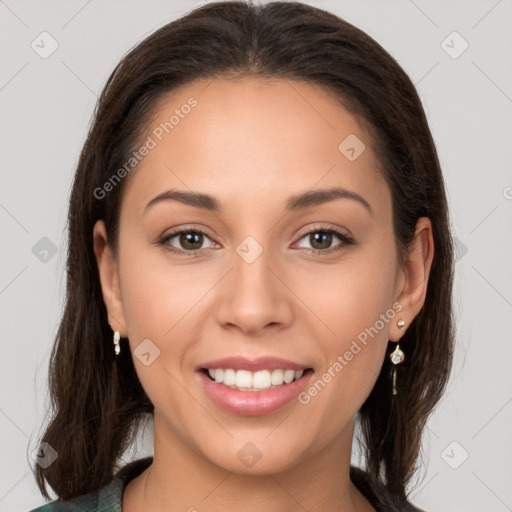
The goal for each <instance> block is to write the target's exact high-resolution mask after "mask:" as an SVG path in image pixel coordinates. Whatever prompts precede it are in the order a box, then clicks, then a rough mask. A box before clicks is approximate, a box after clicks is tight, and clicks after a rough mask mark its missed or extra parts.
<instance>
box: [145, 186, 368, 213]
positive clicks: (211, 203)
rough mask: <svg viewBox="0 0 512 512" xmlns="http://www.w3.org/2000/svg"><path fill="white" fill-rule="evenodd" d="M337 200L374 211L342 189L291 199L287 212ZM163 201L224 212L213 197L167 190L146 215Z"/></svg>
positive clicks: (326, 190)
mask: <svg viewBox="0 0 512 512" xmlns="http://www.w3.org/2000/svg"><path fill="white" fill-rule="evenodd" d="M335 199H352V200H354V201H357V202H359V203H360V204H361V205H363V206H364V207H365V208H366V209H367V210H368V211H369V212H370V214H372V215H373V210H372V207H371V206H370V204H369V203H368V201H366V199H364V197H362V196H360V195H359V194H357V193H356V192H352V191H350V190H346V189H344V188H340V187H334V188H327V189H321V190H312V191H308V192H304V193H302V194H298V195H295V196H292V197H290V198H289V199H288V200H287V201H286V207H285V208H286V211H288V212H292V211H299V210H305V209H307V208H310V207H312V206H317V205H320V204H323V203H327V202H329V201H333V200H335ZM162 201H178V202H180V203H183V204H186V205H188V206H192V207H194V208H202V209H204V210H208V211H212V212H220V211H221V210H222V208H221V204H220V202H219V201H218V200H217V199H215V198H214V197H213V196H210V195H208V194H203V193H200V192H186V191H182V190H172V189H171V190H166V191H165V192H162V193H161V194H158V195H157V196H156V197H154V198H153V199H151V201H149V203H148V204H147V205H146V207H145V208H144V213H146V211H147V210H148V209H149V208H150V207H152V206H154V205H155V204H157V203H160V202H162Z"/></svg>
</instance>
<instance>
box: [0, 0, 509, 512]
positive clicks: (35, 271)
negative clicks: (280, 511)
mask: <svg viewBox="0 0 512 512" xmlns="http://www.w3.org/2000/svg"><path fill="white" fill-rule="evenodd" d="M200 3H203V2H194V1H190V0H189V1H185V0H183V1H175V2H172V3H171V2H169V1H152V2H151V3H148V2H142V1H141V0H139V1H133V0H132V1H126V0H123V1H109V2H106V1H103V2H100V1H99V0H89V1H86V0H83V1H69V0H66V1H60V2H57V1H46V2H40V1H38V2H36V1H20V0H5V1H3V0H0V18H1V22H0V23H1V27H0V28H1V30H0V38H1V43H2V46H1V48H2V55H1V63H2V65H1V69H0V105H1V109H2V110H1V112H2V113H1V120H2V121H1V125H0V130H1V135H0V140H1V141H2V146H1V152H0V159H1V172H2V175H1V180H2V186H1V189H0V226H1V229H2V245H1V246H2V259H1V273H0V312H1V320H2V326H1V332H2V357H1V359H0V364H1V379H2V382H1V388H0V389H1V404H0V405H1V407H0V433H1V436H0V442H1V462H0V464H1V478H0V510H2V511H3V510H5V511H7V510H9V511H27V510H29V509H31V508H33V507H35V506H37V505H40V504H42V503H43V502H44V501H43V498H42V497H41V495H40V493H39V492H38V490H37V488H36V486H35V482H34V480H33V477H32V473H31V472H30V470H29V462H30V463H33V462H32V459H31V452H32V451H33V450H34V449H35V448H36V446H35V443H36V441H37V435H38V433H39V430H40V428H41V422H42V421H43V413H44V411H45V406H46V400H47V387H46V377H47V363H48V356H49V352H50V349H51V345H52V342H53V337H54V335H55V332H56V328H57V324H58V320H59V316H60V314H61V308H62V303H63V298H64V296H63V291H64V285H65V279H64V277H65V276H64V267H65V247H66V233H65V231H64V226H65V220H66V209H67V197H68V193H69V188H70V184H71V180H72V176H73V173H74V168H75V165H76V163H77V159H78V154H79V151H80V149H81V146H82V144H83V142H84V138H85V134H86V130H87V127H88V124H89V120H90V117H91V114H92V112H93V108H94V105H95V101H96V98H97V94H98V93H99V91H100V90H101V88H102V86H103V84H104V82H105V80H106V79H107V77H108V75H109V73H110V72H111V70H112V68H113V67H114V65H115V64H116V63H117V62H118V61H119V59H120V58H121V57H122V55H123V54H124V53H125V52H126V51H128V50H129V48H131V47H132V46H133V45H134V44H135V43H137V42H138V41H140V40H141V39H142V38H143V37H144V36H146V35H148V34H149V33H151V32H153V31H154V30H155V29H156V28H158V27H160V26H162V25H163V24H165V23H167V22H168V21H171V20H172V19H175V18H176V17H178V16H179V15H182V14H184V13H185V12H186V11H189V10H190V9H192V8H194V7H196V6H198V5H199V4H200ZM307 3H309V4H311V5H314V6H317V7H320V8H324V9H327V10H330V11H332V12H334V13H336V14H338V15H340V16H341V17H343V18H345V19H347V20H348V21H349V22H351V23H353V24H355V25H357V26H358V27H360V28H362V29H363V30H365V31H367V32H368V33H369V34H370V35H371V36H372V37H374V38H375V39H376V40H377V41H378V42H380V43H381V44H382V45H383V46H384V47H385V48H386V49H387V50H388V51H389V52H390V53H391V54H392V55H393V56H394V57H395V58H396V59H397V60H398V61H399V62H400V64H401V65H402V66H403V67H404V69H405V70H406V71H407V73H408V74H409V75H410V77H411V78H412V80H413V81H414V82H415V84H416V85H417V87H418V90H419V93H420V96H421V98H422V101H423V102H424V106H425V109H426V111H427V115H428V118H429V122H430V126H431V129H432V132H433V135H434V138H435V140H436V143H437V147H438V150H439V156H440V159H441V164H442V167H443V170H444V173H445V177H446V183H447V187H448V190H449V200H450V204H451V210H452V221H453V226H454V231H455V234H456V236H457V238H458V240H459V242H458V243H459V261H458V263H457V275H456V296H455V308H456V314H457V318H458V335H457V353H456V360H455V366H454V371H453V374H452V377H451V380H450V383H449V388H448V391H447V393H446V395H445V397H444V398H443V400H442V402H441V404H440V405H439V407H438V409H437V410H436V412H435V414H434V415H433V417H432V419H431V420H430V422H429V424H428V427H429V428H428V429H427V431H426V434H425V439H424V449H423V451H424V457H423V458H424V466H423V467H422V470H421V471H420V472H419V475H418V479H417V482H416V488H415V489H414V490H413V491H412V494H411V499H412V501H413V502H414V503H415V504H416V505H417V506H420V507H422V508H425V509H426V510H427V511H436V512H442V511H450V512H455V511H465V512H470V511H481V510H486V511H496V512H501V511H506V510H512V487H511V485H510V482H511V475H512V471H511V468H512V436H511V435H510V432H511V428H510V427H511V423H512V421H511V420H512V403H511V402H512V386H511V383H512V372H511V361H512V358H511V355H512V344H511V343H510V342H511V336H510V334H511V331H512V329H511V318H512V315H511V308H512V287H511V282H512V268H511V266H510V261H512V258H511V252H512V242H511V237H510V234H511V233H512V229H511V228H512V216H511V211H512V173H511V172H510V162H511V161H512V158H511V153H512V149H511V148H512V143H511V142H512V136H511V135H512V122H511V114H512V68H511V66H510V62H512V60H511V53H512V51H511V50H512V45H511V39H512V32H511V30H510V27H511V26H512V24H511V21H512V20H511V18H512V3H511V1H510V0H508V1H507V0H500V1H496V0H485V1H483V0H482V1H464V2H462V1H460V2H455V1H450V2H441V1H426V0H421V1H420V0H415V1H412V0H397V1H386V2H378V1H373V2H369V1H334V0H329V1H328V0H325V1H310V2H307ZM43 31H47V32H49V33H50V34H51V36H52V37H53V38H54V39H55V40H56V41H57V43H58V45H59V46H58V48H57V50H56V51H55V52H54V53H53V54H52V55H51V56H50V57H48V58H47V59H43V58H41V57H40V56H39V54H38V53H36V52H35V51H34V50H33V49H32V47H31V43H32V41H34V40H36V42H37V40H38V39H37V37H38V36H39V34H40V33H41V32H43ZM453 31H457V32H458V33H459V34H460V35H461V36H462V38H463V39H464V40H465V41H467V43H468V44H469V47H468V49H467V50H466V51H465V52H464V53H462V54H461V55H460V56H458V57H457V58H453V57H454V55H455V54H456V53H458V52H459V51H460V50H461V49H463V44H464V42H463V40H462V39H460V38H457V37H458V36H450V37H449V38H448V39H446V38H447V37H448V36H449V35H450V34H451V33H452V32H453ZM444 40H446V42H445V43H442V42H443V41H444ZM46 48H48V46H46ZM450 52H451V54H452V55H451V56H450V55H449V53H450ZM44 237H46V238H47V239H48V240H43V241H41V239H43V238H44ZM37 244H42V245H37ZM52 245H54V246H55V251H56V254H55V255H52V252H51V251H50V252H49V253H48V254H47V255H46V261H44V257H43V255H42V253H41V247H51V246H52ZM34 246H35V247H36V249H33V248H34ZM42 260H43V261H42ZM507 261H508V262H509V263H508V264H506V262H507ZM146 433H147V435H146V436H142V437H141V440H140V443H139V444H137V445H136V446H135V447H134V449H133V450H132V451H131V452H130V453H129V454H126V455H125V459H126V460H129V459H130V458H132V457H137V458H138V457H140V456H144V455H145V454H146V453H151V447H152V445H151V443H152V439H151V432H150V429H147V430H146ZM453 443H455V444H453ZM465 457H467V459H466V460H464V459H465Z"/></svg>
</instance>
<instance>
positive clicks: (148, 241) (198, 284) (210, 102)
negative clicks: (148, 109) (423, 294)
mask: <svg viewBox="0 0 512 512" xmlns="http://www.w3.org/2000/svg"><path fill="white" fill-rule="evenodd" d="M190 98H194V100H190ZM194 101H196V104H195V105H194V106H193V107H191V108H184V107H183V106H184V105H187V104H188V105H192V104H193V103H194ZM176 110H178V111H179V112H178V113H177V117H176V116H175V117H176V119H178V117H179V121H178V122H176V119H174V120H173V121H172V123H173V124H172V129H169V125H167V131H168V133H166V131H165V130H163V129H162V124H163V126H165V123H166V122H169V118H170V115H171V114H173V112H175V111H176ZM161 123H162V124H161ZM148 136H149V137H150V138H151V139H152V140H153V142H154V144H153V143H151V142H149V139H147V138H146V137H148ZM347 137H350V138H349V139H348V140H347V141H346V142H345V143H344V144H342V145H341V149H340V148H339V146H340V143H342V141H344V140H345V139H346V138H347ZM356 137H357V138H356ZM144 139H145V140H146V141H147V142H149V144H148V146H152V147H151V148H150V149H149V150H148V151H147V154H146V156H144V158H143V159H142V160H141V162H140V163H139V164H138V166H137V167H136V170H134V171H132V174H131V175H130V176H129V178H128V182H127V188H126V190H125V192H124V196H123V202H122V206H121V213H120V228H119V251H118V254H117V258H118V259H117V260H116V261H115V263H116V264H115V265H112V264H111V263H109V261H110V260H109V258H110V256H109V254H110V253H109V252H108V251H107V252H106V253H105V254H106V256H105V257H104V258H102V259H101V260H100V259H99V264H100V269H101V273H102V286H103V292H104V298H105V303H106V305H107V308H108V311H109V321H110V322H111V325H112V327H113V329H114V330H116V329H117V330H120V331H121V336H123V337H128V338H129V344H130V348H131V350H132V354H133V359H134V363H135V367H136V371H137V374H138V376H139V379H140V382H141V384H142V386H143V387H144V389H145V391H146V393H147V395H148V396H149V398H150V399H151V401H152V403H153V404H154V406H155V443H157V436H158V437H159V439H160V440H159V441H158V442H160V443H162V446H163V445H164V444H165V441H164V439H173V440H174V441H173V442H174V443H176V442H178V443H181V444H182V445H183V446H187V447H188V448H189V449H190V450H192V451H193V452H194V453H195V454H196V455H197V456H199V457H200V458H201V460H203V461H207V462H208V463H211V464H215V465H217V466H219V467H222V468H225V469H227V470H229V471H236V472H244V471H247V472H252V473H254V472H263V471H270V472H276V471H280V470H283V469H286V468H288V467H291V466H294V465H297V464H300V463H301V462H303V461H305V460H306V459H308V458H311V457H314V456H315V454H318V453H320V452H321V451H322V450H324V449H325V448H327V447H328V446H329V445H330V444H332V443H335V442H336V441H337V440H340V439H348V438H349V437H350V438H351V435H352V424H353V419H354V416H355V415H356V413H357V411H358V409H359V408H360V406H361V404H362V403H363V402H364V400H365V399H366V397H367V396H368V394H369V393H370V391H371V389H372V388H373V386H374V384H375V381H376V379H377V376H378V374H379V372H380V369H381V366H382V363H383V359H384V356H385V349H386V346H387V343H388V340H390V339H394V340H398V339H399V337H400V334H399V333H398V330H397V328H396V322H397V320H398V319H399V318H402V317H404V318H407V316H408V315H407V313H408V310H407V308H408V307H410V303H409V301H408V297H407V296H405V292H404V289H405V288H404V285H405V282H406V279H405V274H404V272H403V268H402V266H401V265H400V264H399V262H398V259H397V252H396V247H395V241H394V238H393V226H392V203H391V195H390V191H389V188H388V186H387V185H386V183H385V182H384V181H383V179H382V178H381V177H380V176H379V173H378V172H377V160H376V157H375V155H374V153H373V151H372V148H371V141H370V140H369V137H368V136H367V134H366V133H365V131H364V130H363V128H362V127H361V126H360V124H359V123H358V122H357V119H356V118H354V117H353V116H352V115H350V114H349V113H348V112H346V111H345V110H343V109H342V108H341V107H339V106H338V104H337V103H336V102H335V100H334V99H333V98H332V97H330V96H329V95H327V94H326V93H325V92H324V91H322V90H321V89H319V88H317V87H315V86H312V85H309V84H307V83H303V82H293V83H292V82H288V81H284V80H278V79H276V80H270V81H263V80H261V79H249V78H245V79H240V80H227V79H222V80H220V79H219V80H214V81H210V80H209V81H198V82H195V83H193V84H192V85H187V86H186V87H185V88H183V89H181V90H180V91H178V92H174V93H173V94H172V95H169V96H168V97H167V98H165V99H164V100H163V101H162V102H161V103H160V104H159V107H158V111H157V113H156V115H155V117H154V119H153V121H152V123H151V125H150V126H149V127H148V131H147V133H146V134H145V136H144ZM160 139H161V140H160ZM361 143H362V144H364V150H363V151H362V152H361V149H362V147H363V146H362V145H361ZM351 147H352V148H354V151H352V150H351V149H350V148H351ZM359 153H360V154H359ZM354 157H355V158H354ZM334 188H336V189H338V191H342V193H340V194H338V195H335V194H331V195H330V196H329V195H326V196H323V197H322V196H320V195H316V196H315V195H311V194H312V193H315V192H318V191H320V190H327V189H334ZM168 191H178V192H183V193H186V194H190V193H200V194H204V195H207V196H210V198H211V199H210V198H208V199H205V198H203V199H202V201H198V200H192V199H193V198H191V196H189V198H188V200H187V199H186V198H185V196H184V195H182V196H176V197H177V198H176V197H175V198H174V199H173V198H172V197H171V196H170V194H168V195H167V196H165V195H164V196H162V194H165V193H166V192H168ZM343 191H344V192H343ZM303 194H310V196H306V198H303V199H302V200H297V197H299V196H301V195H303ZM308 197H309V200H308ZM155 198H159V199H155ZM214 206H215V208H214ZM102 233H103V234H104V229H103V226H102V222H99V223H98V224H97V226H96V228H95V239H98V237H100V236H101V234H102ZM97 254H99V252H97ZM400 309H402V312H400V313H399V312H398V311H399V310H400ZM404 313H405V316H404ZM409 317H410V315H409ZM228 357H233V358H237V357H238V358H239V359H233V360H232V361H227V362H217V363H215V362H214V361H215V360H218V359H224V358H228ZM240 358H241V359H240ZM259 358H279V359H281V360H284V361H277V360H273V359H267V360H261V361H257V360H258V359H259ZM255 360H256V363H257V364H256V365H255V366H251V362H254V361H255ZM212 362H214V363H212ZM212 366H213V367H212ZM208 367H210V369H211V370H212V375H213V378H214V379H215V378H216V379H217V380H218V381H220V380H221V378H224V377H225V378H226V379H227V381H226V382H227V383H228V384H229V382H231V380H234V381H235V384H234V385H235V386H236V385H238V386H239V387H246V386H249V385H250V386H252V387H257V388H258V389H260V387H262V388H267V390H266V391H239V390H238V389H232V388H230V387H228V385H226V383H224V382H223V383H220V382H217V383H215V382H214V381H212V380H211V379H210V378H209V377H208V376H207V375H206V374H207V373H209V372H208V371H207V370H201V369H204V368H208ZM237 368H238V369H242V370H243V371H241V372H240V371H239V372H237V373H235V372H234V371H233V372H226V371H225V370H227V369H231V370H236V369H237ZM251 369H252V370H253V371H252V372H249V371H248V370H251ZM279 369H283V370H288V378H290V377H289V376H290V370H293V372H292V373H291V375H293V377H292V378H295V376H296V375H297V377H298V380H296V381H294V382H292V383H288V384H287V383H286V382H284V383H283V384H281V385H279V382H283V381H282V379H283V377H285V380H286V373H283V374H282V375H281V374H280V373H279ZM300 369H303V370H304V373H303V374H302V377H301V376H300ZM220 370H224V371H220ZM276 371H277V373H276ZM295 371H299V373H298V374H295ZM279 378H281V381H279ZM230 379H231V380H230ZM247 379H249V380H247ZM273 379H274V380H273ZM273 382H275V383H277V384H276V387H274V388H272V389H268V387H269V386H270V385H272V383H273ZM229 385H231V384H229ZM288 386H289V387H290V388H288ZM265 393H266V394H265ZM249 395H251V396H249ZM256 395H259V397H260V398H259V399H258V398H255V397H256ZM157 425H158V431H157ZM247 443H252V445H254V447H256V448H253V447H252V446H251V445H248V444H247ZM155 446H156V444H155ZM155 449H156V448H155ZM244 450H245V451H247V453H248V454H250V453H249V452H250V451H251V450H253V451H254V453H256V454H259V455H257V456H260V457H261V459H260V460H259V461H258V463H257V464H256V465H255V466H254V469H249V467H248V466H247V467H246V465H244V464H243V463H242V462H243V461H242V458H243V456H244V454H245V452H244ZM241 456H242V457H241ZM241 461H242V462H241Z"/></svg>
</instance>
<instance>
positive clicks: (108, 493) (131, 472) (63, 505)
mask: <svg viewBox="0 0 512 512" xmlns="http://www.w3.org/2000/svg"><path fill="white" fill-rule="evenodd" d="M152 462H153V457H145V458H144V459H138V460H135V461H133V462H129V463H128V464H126V465H125V466H123V467H122V468H121V469H119V471H118V472H117V473H116V475H115V476H114V478H113V479H112V480H111V482H110V483H109V484H108V485H106V486H105V487H102V488H101V489H99V490H98V491H94V492H90V493H88V494H83V495H82V496H77V497H76V498H73V499H71V500H67V501H61V500H55V501H52V502H50V503H47V504H46V505H42V506H40V507H38V508H35V509H33V510H31V511H30V512H121V502H122V495H123V490H124V488H125V487H126V486H127V485H128V483H129V482H130V481H131V480H132V479H134V478H135V477H136V476H138V475H140V473H142V471H144V470H145V469H146V468H147V467H148V466H149V465H150V464H151V463H152Z"/></svg>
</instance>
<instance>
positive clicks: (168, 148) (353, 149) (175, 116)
mask: <svg viewBox="0 0 512 512" xmlns="http://www.w3.org/2000/svg"><path fill="white" fill-rule="evenodd" d="M142 139H143V141H144V140H145V141H149V140H150V139H151V141H152V142H151V143H150V144H149V145H150V146H151V149H150V150H149V151H146V155H145V156H144V157H143V158H142V159H141V161H140V162H139V163H138V164H137V166H136V168H135V171H133V173H132V175H131V176H130V179H129V183H127V185H128V187H127V189H126V191H125V199H126V200H129V202H130V204H131V205H132V206H137V207H138V208H139V209H140V208H141V207H143V206H144V205H145V204H146V203H147V201H149V200H150V199H151V198H153V197H154V196H155V195H157V194H159V193H161V192H163V191H164V190H166V189H169V188H179V189H182V190H187V189H190V190H194V191H199V192H210V193H212V194H215V195H216V196H217V197H219V198H220V199H221V200H223V199H225V200H226V201H228V202H233V201H235V202H236V201H240V203H241V204H242V203H243V204H244V205H245V207H246V208H248V207H250V206H251V204H254V205H256V204H260V205H261V204H262V202H263V203H264V204H269V205H270V203H272V201H278V200H280V198H281V195H282V198H283V200H284V197H288V196H290V195H294V194H296V193H300V192H303V191H305V190H308V189H312V188H327V187H331V186H342V187H344V188H346V189H350V190H353V191H356V192H358V193H361V192H362V191H364V192H365V195H366V198H367V199H368V201H369V202H380V203H385V202H386V200H388V201H389V200H390V197H389V191H387V186H386V185H385V183H384V181H383V180H382V178H381V177H380V174H379V172H378V171H377V161H376V158H375V155H374V153H373V150H372V148H371V146H372V143H371V140H370V138H369V135H368V134H367V132H366V131H365V130H364V128H363V126H362V125H361V124H360V122H359V121H358V119H357V118H356V117H355V116H353V115H351V114H350V113H349V112H347V111H346V110H345V109H344V108H342V107H341V105H340V104H339V102H338V101H337V100H336V99H335V98H334V97H333V96H332V95H331V94H329V93H328V92H326V91H325V90H324V89H322V88H320V87H317V86H315V85H311V84H308V83H306V82H303V81H290V80H287V79H279V78H275V79H261V78H241V79H205V80H198V81H196V82H193V83H191V84H188V85H186V86H183V87H180V88H179V89H178V90H175V91H172V92H171V93H170V94H168V95H166V96H165V97H163V98H161V99H160V100H159V101H158V103H157V104H156V106H155V110H154V112H153V115H152V119H151V121H150V122H149V123H148V126H147V128H146V131H145V132H144V135H143V137H142ZM347 151H348V152H347ZM354 156H355V158H354ZM386 195H387V197H386ZM250 199H253V200H254V201H253V202H251V201H250ZM387 206H389V205H387ZM383 207H384V208H385V207H386V205H385V204H383Z"/></svg>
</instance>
